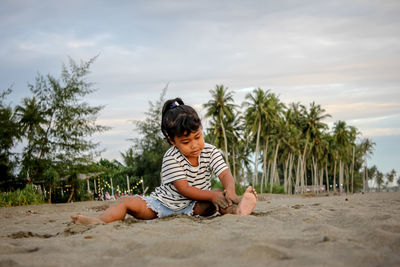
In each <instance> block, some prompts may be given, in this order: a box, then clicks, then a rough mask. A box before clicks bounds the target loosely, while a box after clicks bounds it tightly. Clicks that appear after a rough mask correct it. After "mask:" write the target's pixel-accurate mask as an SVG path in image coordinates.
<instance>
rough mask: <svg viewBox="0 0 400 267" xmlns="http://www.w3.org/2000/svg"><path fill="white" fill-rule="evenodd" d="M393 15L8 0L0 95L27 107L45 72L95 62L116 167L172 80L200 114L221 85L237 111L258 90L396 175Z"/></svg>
mask: <svg viewBox="0 0 400 267" xmlns="http://www.w3.org/2000/svg"><path fill="white" fill-rule="evenodd" d="M398 14H400V2H399V1H397V0H394V1H391V0H383V1H382V0H378V1H361V0H360V1H358V0H344V1H341V0H340V1H318V0H317V1H307V0H304V1H285V0H284V1H269V0H260V1H235V0H230V1H201V0H197V1H191V0H186V1H184V0H182V1H176V0H170V1H162V0H160V1H152V0H149V1H94V0H79V1H75V0H70V1H54V0H41V1H33V0H1V1H0V36H1V41H0V90H5V89H7V88H9V87H11V88H12V90H13V93H12V94H11V95H10V96H8V98H7V101H8V102H10V103H11V104H12V105H17V104H20V103H21V100H22V98H23V97H27V96H30V95H31V94H30V92H29V89H28V83H34V79H35V77H36V76H37V74H38V73H41V74H44V75H46V74H51V75H53V76H56V77H59V75H60V72H61V67H62V64H64V63H68V61H69V58H72V59H73V60H75V61H77V62H79V61H81V60H84V61H86V60H88V59H90V58H92V57H94V56H97V55H98V58H97V60H96V61H95V63H94V64H93V66H92V67H91V74H90V75H89V76H88V79H89V80H90V81H91V82H94V83H95V84H94V87H95V88H96V89H97V91H96V92H95V93H93V94H91V95H90V96H89V97H88V99H87V101H88V102H89V103H90V104H92V105H104V106H105V107H104V109H103V110H102V111H101V113H100V114H99V117H98V120H97V122H98V123H99V124H102V125H107V126H110V127H112V129H111V130H110V131H108V132H106V133H102V134H97V135H95V136H94V137H93V140H94V141H96V142H99V143H100V146H99V148H100V149H104V150H105V151H104V152H103V153H102V157H103V158H108V159H121V156H120V152H125V151H126V150H127V149H128V148H129V147H130V146H131V145H132V142H131V141H129V140H128V139H131V138H134V137H136V136H137V132H136V131H135V125H134V123H133V122H134V121H137V120H143V119H144V118H145V114H144V113H145V112H146V111H147V110H148V108H149V102H155V101H157V100H158V99H159V96H160V93H161V91H162V89H163V88H164V87H165V86H166V85H167V84H168V90H167V95H166V97H167V98H174V97H181V98H182V99H183V100H184V101H185V103H186V104H188V105H191V106H193V107H195V108H196V109H197V110H198V111H199V113H200V114H204V109H203V107H202V104H204V103H206V102H207V101H208V100H209V99H210V93H209V90H211V89H214V88H215V86H216V85H217V84H223V85H224V86H226V87H228V88H229V90H230V91H232V92H233V94H234V99H235V102H236V104H238V105H240V104H241V103H242V102H243V101H244V99H245V96H246V94H248V93H250V92H251V91H252V90H253V89H254V88H258V87H260V88H263V89H269V90H271V91H272V92H273V93H275V94H277V95H278V96H279V98H280V99H281V100H282V102H284V103H286V104H289V103H292V102H300V103H301V104H303V105H306V106H308V105H309V104H310V103H311V102H313V101H314V102H315V103H317V104H319V105H321V107H322V108H324V109H325V110H326V112H327V113H328V114H330V115H331V116H332V117H331V118H329V119H327V120H326V121H325V122H326V123H328V125H329V126H332V125H333V123H334V122H336V121H338V120H343V121H346V122H347V124H349V125H352V126H355V127H357V128H358V130H359V131H361V132H362V135H361V136H360V139H362V138H370V139H371V140H372V141H373V142H375V143H376V145H375V150H374V154H373V156H372V157H371V158H370V159H369V160H368V164H369V165H372V164H376V165H377V166H378V169H379V170H380V171H383V172H389V171H390V170H391V169H393V168H394V169H395V170H397V172H398V173H400V166H399V163H400V154H399V153H398V151H400V16H399V15H398Z"/></svg>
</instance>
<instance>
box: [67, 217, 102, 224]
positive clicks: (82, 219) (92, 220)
mask: <svg viewBox="0 0 400 267" xmlns="http://www.w3.org/2000/svg"><path fill="white" fill-rule="evenodd" d="M71 223H79V224H85V225H88V224H99V223H104V222H103V221H102V220H100V219H97V218H91V217H87V216H83V215H72V216H71Z"/></svg>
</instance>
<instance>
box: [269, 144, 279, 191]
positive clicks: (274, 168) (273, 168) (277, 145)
mask: <svg viewBox="0 0 400 267" xmlns="http://www.w3.org/2000/svg"><path fill="white" fill-rule="evenodd" d="M279 143H280V140H278V143H277V144H276V148H275V155H274V163H273V165H272V176H271V184H270V185H269V186H270V187H269V191H270V193H272V186H273V179H275V172H276V159H277V157H278V149H279Z"/></svg>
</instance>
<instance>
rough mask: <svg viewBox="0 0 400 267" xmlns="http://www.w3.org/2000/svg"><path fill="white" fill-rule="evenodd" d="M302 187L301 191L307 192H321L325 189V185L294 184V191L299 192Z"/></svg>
mask: <svg viewBox="0 0 400 267" xmlns="http://www.w3.org/2000/svg"><path fill="white" fill-rule="evenodd" d="M301 188H303V193H309V192H318V193H323V192H325V191H326V188H325V185H308V186H303V187H301V186H296V188H295V192H296V193H301V192H302V190H301Z"/></svg>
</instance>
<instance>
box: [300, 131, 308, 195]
mask: <svg viewBox="0 0 400 267" xmlns="http://www.w3.org/2000/svg"><path fill="white" fill-rule="evenodd" d="M307 146H308V136H307V138H306V144H305V145H304V150H303V159H302V161H303V165H304V166H303V170H302V179H303V180H302V182H303V183H302V185H301V186H302V187H303V186H304V185H307V163H306V151H307ZM302 193H303V189H302Z"/></svg>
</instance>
